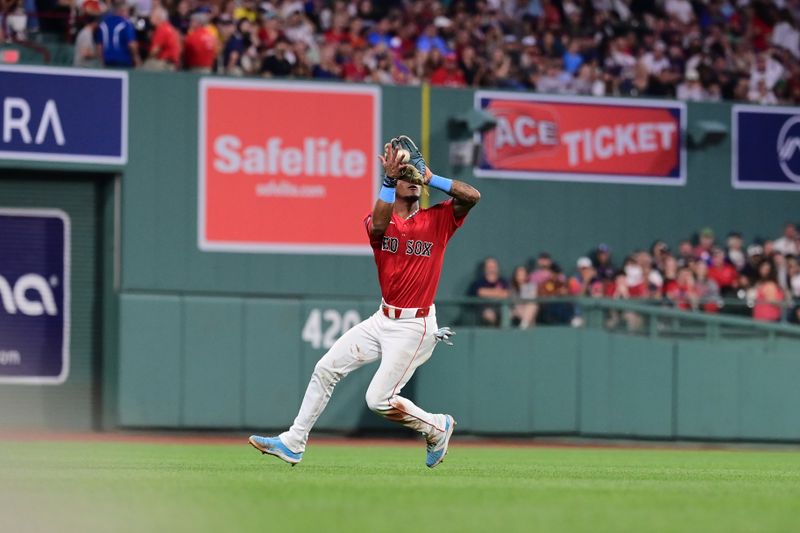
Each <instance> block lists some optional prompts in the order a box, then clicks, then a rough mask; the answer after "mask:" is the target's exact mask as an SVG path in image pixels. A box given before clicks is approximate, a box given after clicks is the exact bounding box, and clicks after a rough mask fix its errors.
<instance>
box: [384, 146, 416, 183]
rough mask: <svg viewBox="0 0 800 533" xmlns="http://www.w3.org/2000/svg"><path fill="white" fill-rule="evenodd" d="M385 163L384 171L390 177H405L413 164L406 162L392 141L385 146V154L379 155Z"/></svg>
mask: <svg viewBox="0 0 800 533" xmlns="http://www.w3.org/2000/svg"><path fill="white" fill-rule="evenodd" d="M378 157H379V158H380V160H381V164H382V165H383V171H384V173H385V174H386V176H388V177H389V178H392V179H395V180H398V179H404V177H405V175H406V174H407V172H408V170H407V169H410V168H413V167H411V165H409V164H407V163H404V162H403V158H402V155H401V154H400V151H399V150H395V148H394V147H393V146H392V144H391V143H386V144H385V145H384V146H383V155H379V156H378Z"/></svg>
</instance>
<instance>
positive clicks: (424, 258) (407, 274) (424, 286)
mask: <svg viewBox="0 0 800 533" xmlns="http://www.w3.org/2000/svg"><path fill="white" fill-rule="evenodd" d="M364 222H365V225H366V228H367V232H368V233H369V230H370V228H371V226H372V215H367V217H366V218H365V219H364ZM463 223H464V217H462V218H458V219H457V218H456V217H455V213H454V212H453V200H447V201H446V202H443V203H440V204H436V205H434V206H432V207H430V208H429V209H420V210H419V211H417V212H416V213H414V214H413V215H411V216H410V217H408V218H407V219H403V218H402V217H399V216H397V215H395V214H392V219H391V222H390V223H389V227H388V228H387V229H386V232H385V233H384V235H383V236H382V237H378V238H377V239H372V240H371V242H370V244H371V246H372V251H373V254H374V256H375V264H376V265H377V267H378V280H379V282H380V285H381V293H382V295H383V299H384V301H385V302H386V303H387V304H389V305H393V306H395V307H404V308H415V307H417V308H418V307H428V306H430V305H431V304H433V299H434V297H435V295H436V288H437V286H438V285H439V277H440V275H441V271H442V262H443V261H444V251H445V248H446V247H447V243H448V241H449V240H450V237H452V236H453V234H454V233H455V231H456V229H458V228H459V227H461V224H463Z"/></svg>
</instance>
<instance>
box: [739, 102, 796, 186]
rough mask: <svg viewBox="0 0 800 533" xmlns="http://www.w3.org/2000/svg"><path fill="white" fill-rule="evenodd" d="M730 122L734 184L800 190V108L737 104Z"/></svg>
mask: <svg viewBox="0 0 800 533" xmlns="http://www.w3.org/2000/svg"><path fill="white" fill-rule="evenodd" d="M731 124H732V142H731V181H732V182H733V187H734V188H736V189H772V190H785V191H800V108H797V107H794V108H792V107H784V108H780V107H767V106H751V105H735V106H733V111H732V116H731Z"/></svg>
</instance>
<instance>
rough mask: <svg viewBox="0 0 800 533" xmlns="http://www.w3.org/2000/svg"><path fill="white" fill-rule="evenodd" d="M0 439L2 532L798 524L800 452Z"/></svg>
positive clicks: (757, 528)
mask: <svg viewBox="0 0 800 533" xmlns="http://www.w3.org/2000/svg"><path fill="white" fill-rule="evenodd" d="M424 460H425V452H424V446H423V444H422V443H420V445H419V447H418V448H413V447H407V446H402V447H386V446H379V447H363V446H352V447H351V446H339V445H336V446H334V445H320V446H314V445H313V443H312V445H311V446H310V447H309V449H308V451H307V453H306V456H305V457H304V459H303V462H302V463H301V464H300V465H298V466H296V467H294V468H292V467H290V466H289V465H286V464H284V463H282V462H281V461H279V460H277V459H275V458H272V457H268V456H261V455H260V454H259V453H258V452H257V451H255V450H253V449H252V448H251V447H250V446H248V445H247V444H246V443H245V442H243V443H242V445H241V446H230V445H185V446H184V445H178V444H148V443H120V442H109V443H103V442H90V443H82V442H64V443H60V442H47V443H46V442H33V443H18V442H2V441H0V531H4V532H5V531H8V532H17V531H19V532H27V531H48V532H49V531H65V532H73V531H75V532H93V531H98V532H99V531H103V532H105V531H137V532H142V531H166V532H182V531H192V532H195V533H198V532H206V531H209V532H214V531H238V530H250V531H259V532H260V531H275V532H290V531H323V532H327V531H333V532H339V531H342V532H350V531H368V532H372V531H376V532H382V531H437V532H442V531H490V532H492V531H498V532H500V531H502V532H506V531H544V532H560V531H565V532H571V531H587V532H588V531H592V532H597V531H610V532H612V531H613V532H619V531H632V532H634V531H635V532H644V531H698V532H699V531H702V532H707V531H712V532H713V531H720V532H723V531H724V532H729V531H753V532H762V531H776V532H777V531H800V453H797V452H792V451H738V450H737V451H697V450H691V451H690V450H629V449H612V450H604V449H595V448H590V449H580V448H577V449H576V448H565V449H552V448H498V447H491V448H475V447H462V448H459V446H458V441H455V442H454V445H453V447H452V449H451V452H450V454H449V455H448V457H447V459H446V460H445V462H444V463H443V464H442V465H441V466H440V467H438V468H437V469H435V470H429V469H427V468H426V467H425V466H424Z"/></svg>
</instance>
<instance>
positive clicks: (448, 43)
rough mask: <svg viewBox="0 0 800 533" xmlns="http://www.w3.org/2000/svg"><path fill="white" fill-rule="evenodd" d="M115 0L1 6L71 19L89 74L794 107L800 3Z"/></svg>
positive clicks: (798, 91) (8, 1) (20, 18)
mask: <svg viewBox="0 0 800 533" xmlns="http://www.w3.org/2000/svg"><path fill="white" fill-rule="evenodd" d="M109 1H113V2H114V4H112V5H107V4H106V3H104V0H0V12H2V13H4V16H2V24H0V28H3V29H4V30H5V34H6V38H17V39H19V38H24V34H25V31H26V28H30V27H31V26H35V25H36V24H38V23H39V22H41V24H42V25H44V24H45V22H47V24H48V25H49V26H52V25H53V23H54V22H53V19H52V18H47V17H45V14H46V13H52V11H53V10H57V9H62V10H67V12H68V13H67V14H65V15H64V17H62V18H61V19H56V21H55V22H56V24H64V25H66V27H65V28H63V30H65V31H66V33H70V30H71V33H72V34H73V36H74V39H75V44H76V49H75V64H76V65H82V66H97V65H100V64H106V65H112V66H129V67H135V66H140V65H141V66H142V67H143V68H152V69H188V70H197V71H201V72H217V73H224V74H229V75H243V76H266V77H293V78H321V79H332V78H335V79H344V80H349V81H370V82H375V83H381V84H401V85H405V84H418V83H421V82H429V83H431V84H433V85H445V86H475V87H502V88H510V89H519V90H535V91H537V92H540V93H559V94H579V95H629V96H657V97H670V98H679V99H683V100H697V101H713V100H720V99H726V100H737V101H750V102H757V103H761V104H775V103H781V102H785V103H798V102H800V63H798V58H800V30H799V29H798V21H800V0H775V1H766V0H738V1H736V0H734V1H731V0H693V1H689V0H449V1H444V2H440V1H436V0H305V1H303V0H265V1H260V0H165V2H164V3H163V4H161V3H159V0H127V3H126V0H109ZM34 3H35V4H36V5H34ZM34 8H36V9H38V12H39V13H42V18H41V20H39V19H36V20H30V21H28V22H27V23H26V22H25V20H24V18H25V17H26V12H30V10H31V9H34ZM51 29H52V28H51ZM96 43H97V44H100V45H101V46H102V51H101V52H100V53H99V54H98V51H97V47H96V46H95V44H96Z"/></svg>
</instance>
